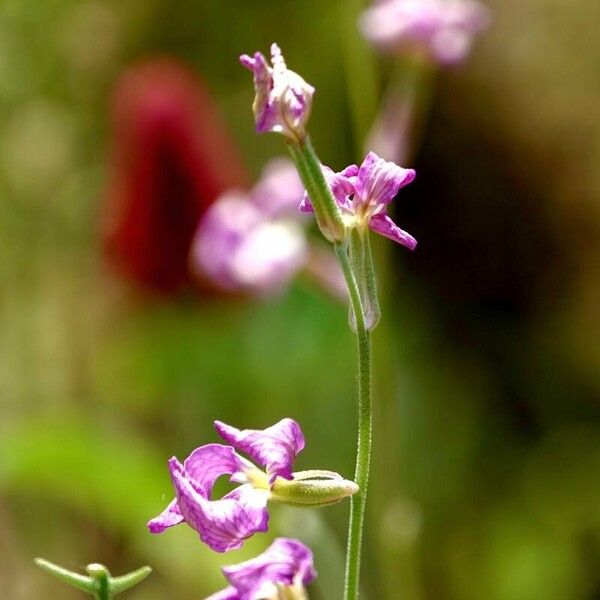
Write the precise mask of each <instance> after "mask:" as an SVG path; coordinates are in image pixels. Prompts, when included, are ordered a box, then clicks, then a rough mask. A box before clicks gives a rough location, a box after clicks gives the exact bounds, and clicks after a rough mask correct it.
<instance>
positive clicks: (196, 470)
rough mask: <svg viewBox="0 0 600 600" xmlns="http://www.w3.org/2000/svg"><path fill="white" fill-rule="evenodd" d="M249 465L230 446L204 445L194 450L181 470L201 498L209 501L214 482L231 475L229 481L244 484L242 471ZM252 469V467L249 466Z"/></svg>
mask: <svg viewBox="0 0 600 600" xmlns="http://www.w3.org/2000/svg"><path fill="white" fill-rule="evenodd" d="M248 466H249V464H248V462H247V461H245V460H243V459H242V458H241V457H240V456H238V455H237V454H236V453H235V450H234V449H233V448H232V447H231V446H223V445H222V444H206V445H205V446H200V448H196V449H195V450H194V451H193V452H192V453H191V454H190V455H189V456H188V457H187V458H186V459H185V461H184V463H183V468H184V469H185V472H186V474H187V476H188V477H190V478H191V479H193V480H194V484H195V486H196V487H197V488H198V489H200V490H202V493H203V496H205V497H206V498H208V499H210V495H211V492H212V489H213V486H214V485H215V481H216V480H217V479H218V478H219V477H221V475H231V481H237V482H238V483H241V482H245V480H246V478H245V476H244V471H245V470H246V469H247V468H248ZM250 467H252V465H250Z"/></svg>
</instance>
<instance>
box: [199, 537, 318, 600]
mask: <svg viewBox="0 0 600 600" xmlns="http://www.w3.org/2000/svg"><path fill="white" fill-rule="evenodd" d="M223 575H224V576H225V579H227V581H228V583H229V587H227V588H226V589H224V590H222V591H220V592H217V593H216V594H213V595H212V596H210V597H209V598H207V600H265V599H273V600H275V599H278V598H282V597H283V598H304V597H305V596H304V586H305V585H308V584H309V583H310V582H311V581H312V580H313V579H314V578H315V577H316V576H317V573H316V571H315V568H314V566H313V554H312V552H311V550H310V548H309V547H308V546H306V545H305V544H303V543H302V542H300V541H298V540H294V539H290V538H277V539H276V540H275V541H274V542H273V543H272V544H271V545H270V546H269V547H268V548H267V549H266V550H265V551H264V552H263V553H262V554H260V555H259V556H257V557H256V558H253V559H251V560H247V561H245V562H242V563H239V564H237V565H232V566H229V567H224V568H223Z"/></svg>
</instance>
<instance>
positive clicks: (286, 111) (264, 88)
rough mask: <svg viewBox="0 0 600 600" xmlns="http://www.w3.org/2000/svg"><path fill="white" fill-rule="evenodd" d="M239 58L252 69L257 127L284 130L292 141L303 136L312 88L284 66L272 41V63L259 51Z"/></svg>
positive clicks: (262, 129) (278, 131) (277, 131)
mask: <svg viewBox="0 0 600 600" xmlns="http://www.w3.org/2000/svg"><path fill="white" fill-rule="evenodd" d="M240 62H241V63H242V65H243V66H244V67H246V68H247V69H250V70H251V71H252V72H253V73H254V89H255V91H256V96H255V98H254V104H253V105H252V110H253V111H254V119H255V122H256V131H257V132H258V133H264V132H267V131H274V132H276V133H283V134H284V135H285V136H286V137H288V138H290V139H292V140H294V141H301V140H302V139H304V136H305V125H306V122H307V120H308V117H309V115H310V109H311V105H312V96H313V94H314V92H315V88H314V87H312V86H311V85H309V84H308V83H306V81H304V79H302V77H300V75H298V74H297V73H295V72H294V71H290V70H289V69H288V68H287V66H286V64H285V61H284V59H283V55H282V54H281V50H280V49H279V46H277V44H272V45H271V64H272V67H270V66H269V65H268V63H267V61H266V59H265V57H264V56H263V54H261V53H260V52H255V53H254V56H253V57H252V56H248V55H247V54H242V56H240Z"/></svg>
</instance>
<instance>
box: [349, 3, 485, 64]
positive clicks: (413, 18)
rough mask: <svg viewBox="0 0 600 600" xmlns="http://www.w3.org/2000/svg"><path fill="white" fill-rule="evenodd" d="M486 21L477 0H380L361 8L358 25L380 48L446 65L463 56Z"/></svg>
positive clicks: (481, 6) (482, 7)
mask: <svg viewBox="0 0 600 600" xmlns="http://www.w3.org/2000/svg"><path fill="white" fill-rule="evenodd" d="M489 22H490V13H489V11H488V9H487V8H485V6H483V5H482V4H481V3H479V2H478V1H477V0H384V1H382V2H379V3H376V4H374V5H373V6H371V7H370V8H368V9H367V10H365V11H364V12H363V14H362V15H361V18H360V23H359V24H360V29H361V30H362V33H363V34H364V36H365V37H366V38H367V40H369V41H370V42H371V43H372V44H374V45H375V46H377V47H379V48H381V49H382V50H385V51H388V52H402V51H406V50H410V51H413V52H415V53H418V54H425V56H427V57H428V58H429V59H430V60H432V61H434V62H437V63H440V64H444V65H447V64H455V63H458V62H460V61H462V60H463V59H465V58H466V56H467V55H468V53H469V50H470V48H471V44H472V42H473V37H474V36H475V35H476V34H477V33H480V32H481V31H483V30H484V29H485V28H486V27H487V26H488V24H489Z"/></svg>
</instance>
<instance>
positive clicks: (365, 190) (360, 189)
mask: <svg viewBox="0 0 600 600" xmlns="http://www.w3.org/2000/svg"><path fill="white" fill-rule="evenodd" d="M323 172H324V174H325V179H326V180H327V183H328V184H329V187H330V188H331V191H332V193H333V195H334V197H335V199H336V201H337V203H338V205H339V207H340V208H341V210H342V214H343V217H344V221H345V222H346V224H347V226H349V227H366V226H368V227H370V228H371V229H372V230H373V231H375V232H376V233H379V234H380V235H383V236H385V237H387V238H389V239H391V240H393V241H395V242H398V243H399V244H402V245H403V246H406V247H407V248H408V249H410V250H414V248H415V247H416V245H417V241H416V240H415V239H414V238H413V237H412V236H411V235H410V234H409V233H407V232H406V231H404V230H402V229H400V227H398V226H397V225H396V224H395V223H394V222H393V221H392V219H391V218H390V217H389V216H388V215H387V205H388V204H389V203H390V202H391V201H392V200H393V199H394V197H395V196H396V194H397V193H398V191H399V190H400V188H402V187H404V186H405V185H408V184H409V183H411V181H413V180H414V178H415V175H416V173H415V171H414V170H413V169H403V168H402V167H399V166H398V165H396V164H394V163H392V162H388V161H385V160H383V159H382V158H380V157H379V156H377V155H376V154H375V153H374V152H369V154H367V156H366V158H365V160H364V161H363V163H362V165H361V166H360V167H358V166H356V165H350V166H349V167H346V168H345V169H344V170H343V171H341V172H339V173H335V172H334V171H332V170H331V169H330V168H329V167H325V166H324V167H323ZM312 210H313V209H312V204H311V201H310V198H309V197H308V194H307V193H306V192H305V194H304V198H303V200H302V202H301V203H300V211H301V212H312Z"/></svg>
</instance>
